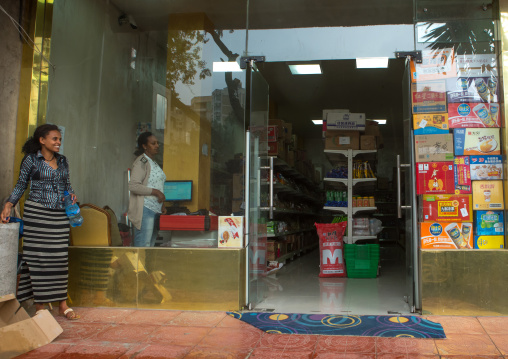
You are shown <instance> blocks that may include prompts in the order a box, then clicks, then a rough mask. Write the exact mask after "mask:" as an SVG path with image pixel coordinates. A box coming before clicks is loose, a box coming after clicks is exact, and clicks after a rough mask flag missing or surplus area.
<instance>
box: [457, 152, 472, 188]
mask: <svg viewBox="0 0 508 359" xmlns="http://www.w3.org/2000/svg"><path fill="white" fill-rule="evenodd" d="M453 172H454V175H455V176H454V177H455V194H468V193H471V173H470V170H469V156H457V157H455V160H454V161H453Z"/></svg>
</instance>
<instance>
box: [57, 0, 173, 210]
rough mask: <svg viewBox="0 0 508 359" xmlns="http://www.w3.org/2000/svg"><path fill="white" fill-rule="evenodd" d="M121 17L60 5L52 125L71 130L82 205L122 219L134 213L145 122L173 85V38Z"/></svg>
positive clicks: (109, 9)
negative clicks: (135, 168)
mask: <svg viewBox="0 0 508 359" xmlns="http://www.w3.org/2000/svg"><path fill="white" fill-rule="evenodd" d="M119 15H120V12H119V10H117V9H116V8H114V7H113V6H111V5H109V2H108V1H106V0H72V1H71V0H57V1H55V5H54V12H53V30H52V39H51V43H52V45H51V58H50V61H51V62H52V63H53V64H54V65H55V67H56V69H55V70H54V71H53V72H52V73H51V74H50V78H51V80H50V84H49V98H48V111H47V122H50V123H55V124H57V125H59V126H63V127H65V135H64V146H63V154H64V155H65V156H67V157H68V159H69V161H70V169H71V183H72V186H73V188H74V190H75V191H76V194H77V196H78V199H79V201H80V202H81V203H93V204H95V205H98V206H101V207H102V206H105V205H108V206H110V207H111V208H112V209H113V210H114V211H115V213H116V215H117V217H121V215H122V213H124V212H126V210H127V208H128V189H127V169H128V168H129V167H131V165H132V161H133V159H134V155H133V152H134V150H135V145H136V143H135V141H136V129H137V123H138V122H152V96H153V83H154V81H155V82H158V83H159V84H162V85H164V84H165V72H166V66H165V64H166V51H165V48H164V46H163V45H164V44H165V43H166V37H167V35H166V34H164V33H151V32H141V31H135V30H132V29H130V27H129V26H128V25H123V26H122V27H121V26H119V25H118V21H117V19H118V16H119ZM161 44H162V45H161ZM132 49H135V50H136V51H137V54H136V62H135V68H134V69H133V68H131V51H132ZM152 128H155V126H152ZM161 139H162V138H160V140H161Z"/></svg>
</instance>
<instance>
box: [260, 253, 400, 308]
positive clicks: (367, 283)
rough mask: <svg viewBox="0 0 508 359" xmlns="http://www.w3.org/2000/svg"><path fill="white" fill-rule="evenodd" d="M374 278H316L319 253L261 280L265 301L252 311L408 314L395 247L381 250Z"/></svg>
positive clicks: (302, 256)
mask: <svg viewBox="0 0 508 359" xmlns="http://www.w3.org/2000/svg"><path fill="white" fill-rule="evenodd" d="M380 256H381V259H380V265H381V268H380V273H379V275H378V277H377V278H319V251H318V250H317V249H315V250H313V251H312V252H310V253H307V254H304V255H301V256H300V257H295V259H294V260H292V261H289V262H287V263H286V264H285V265H284V266H283V267H282V269H280V270H279V271H278V272H276V273H275V274H273V275H270V276H268V277H267V278H264V279H263V281H264V282H265V283H264V284H265V285H266V287H267V288H266V291H265V298H264V300H262V301H261V302H260V303H258V304H257V305H256V306H254V309H253V311H273V312H276V313H309V314H310V313H321V314H348V315H355V314H358V315H366V314H372V315H387V314H396V313H400V314H404V315H407V314H410V312H409V306H408V304H407V303H406V302H405V300H404V296H405V283H406V278H405V273H406V270H405V256H404V250H403V249H402V248H401V247H399V246H397V245H383V246H381V249H380Z"/></svg>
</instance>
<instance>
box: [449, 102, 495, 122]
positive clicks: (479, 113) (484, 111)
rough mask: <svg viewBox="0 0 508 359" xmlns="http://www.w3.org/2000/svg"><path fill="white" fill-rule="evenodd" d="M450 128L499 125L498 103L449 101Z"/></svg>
mask: <svg viewBox="0 0 508 359" xmlns="http://www.w3.org/2000/svg"><path fill="white" fill-rule="evenodd" d="M448 124H449V125H450V128H467V127H469V128H476V127H500V124H499V104H498V103H449V104H448Z"/></svg>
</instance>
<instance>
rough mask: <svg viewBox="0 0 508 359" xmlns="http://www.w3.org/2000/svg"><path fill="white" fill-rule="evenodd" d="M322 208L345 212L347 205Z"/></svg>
mask: <svg viewBox="0 0 508 359" xmlns="http://www.w3.org/2000/svg"><path fill="white" fill-rule="evenodd" d="M323 209H325V210H327V211H334V212H342V213H346V214H347V210H348V207H328V206H324V207H323Z"/></svg>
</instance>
